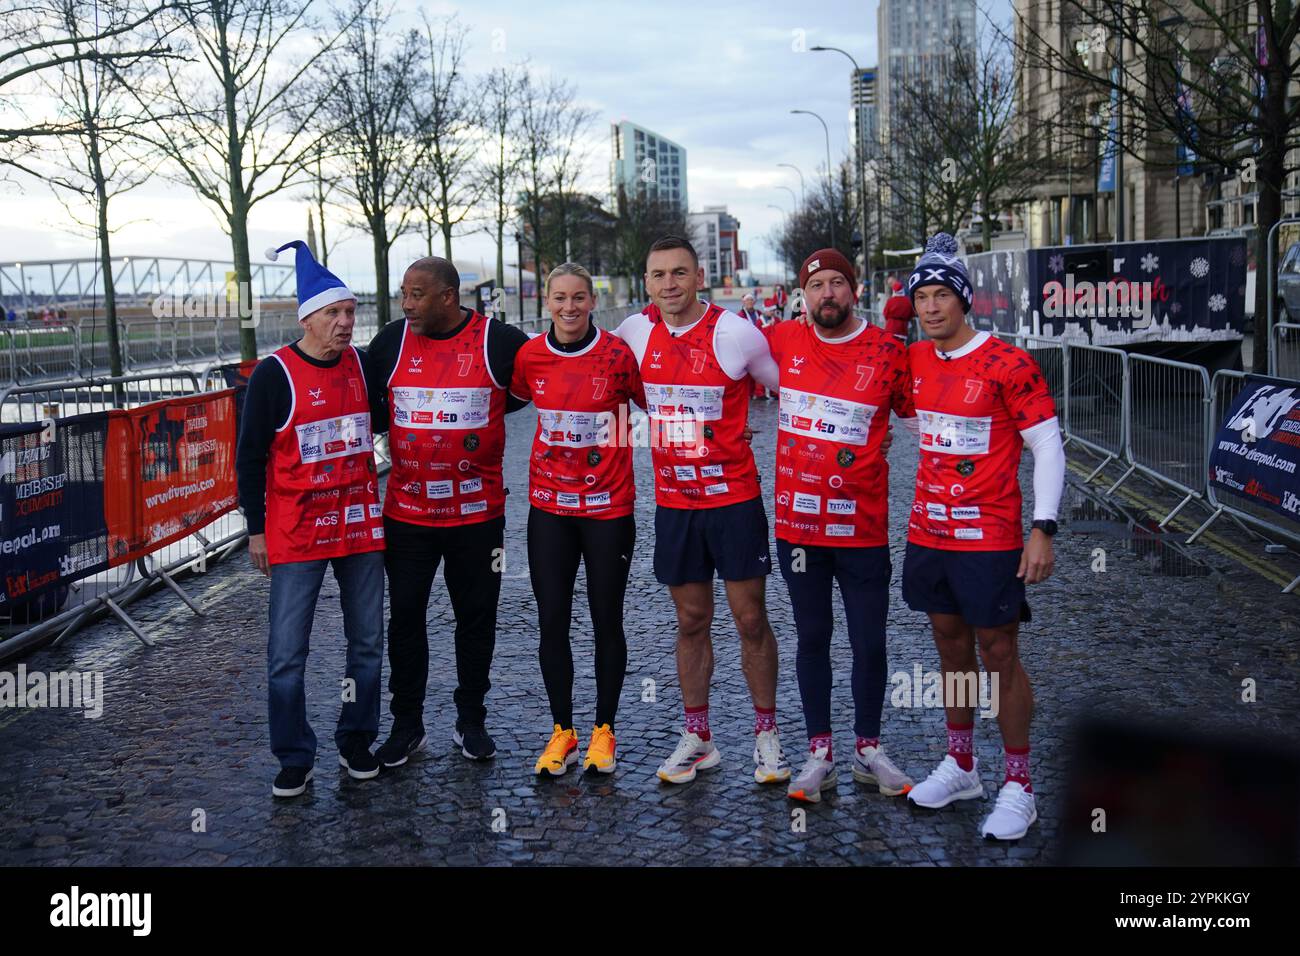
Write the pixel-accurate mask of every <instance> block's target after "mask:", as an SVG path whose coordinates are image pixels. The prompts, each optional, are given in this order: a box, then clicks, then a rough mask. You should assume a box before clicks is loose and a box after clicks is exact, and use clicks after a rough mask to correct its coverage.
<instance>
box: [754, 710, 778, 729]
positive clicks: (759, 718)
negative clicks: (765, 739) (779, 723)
mask: <svg viewBox="0 0 1300 956" xmlns="http://www.w3.org/2000/svg"><path fill="white" fill-rule="evenodd" d="M765 730H776V708H775V707H773V708H772V709H771V710H766V709H764V708H762V707H759V706H758V705H757V704H755V705H754V733H756V734H761V733H762V732H763V731H765Z"/></svg>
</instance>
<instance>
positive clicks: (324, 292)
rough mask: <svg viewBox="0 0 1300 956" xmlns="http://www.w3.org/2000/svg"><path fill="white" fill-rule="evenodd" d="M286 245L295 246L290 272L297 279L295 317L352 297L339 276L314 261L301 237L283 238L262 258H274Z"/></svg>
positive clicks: (277, 256)
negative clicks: (293, 238) (292, 269)
mask: <svg viewBox="0 0 1300 956" xmlns="http://www.w3.org/2000/svg"><path fill="white" fill-rule="evenodd" d="M286 249H296V250H297V256H296V257H295V259H294V272H295V273H296V275H297V279H298V318H299V320H302V319H305V318H307V316H309V315H311V314H312V313H313V312H315V311H316V310H317V309H323V308H325V306H327V305H331V304H333V303H335V302H343V301H344V300H346V299H355V298H356V296H355V295H354V294H353V293H352V290H351V289H349V288H348V287H347V285H345V284H344V282H343V280H342V279H340V278H339V277H338V276H336V275H335V274H334V273H332V272H330V271H329V270H328V269H326V268H325V267H324V266H323V265H321V264H320V263H319V262H317V261H316V257H315V256H313V255H312V254H311V249H309V248H308V247H307V243H305V242H303V241H302V240H301V239H295V240H293V242H286V243H285V244H284V245H282V246H280V247H278V248H274V247H273V248H271V249H267V250H266V258H268V259H270V260H271V261H272V262H275V261H276V260H278V259H279V258H280V253H282V252H284V251H285V250H286Z"/></svg>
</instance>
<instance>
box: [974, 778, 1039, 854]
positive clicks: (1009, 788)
mask: <svg viewBox="0 0 1300 956" xmlns="http://www.w3.org/2000/svg"><path fill="white" fill-rule="evenodd" d="M1037 819H1038V810H1037V808H1036V807H1035V806H1034V795H1033V794H1032V793H1027V792H1026V791H1025V788H1024V785H1022V784H1019V783H1016V782H1015V781H1014V780H1008V781H1007V782H1006V783H1004V784H1003V785H1002V789H1001V790H999V791H998V802H997V804H996V805H995V806H994V807H993V812H992V813H990V814H989V815H988V818H987V819H985V821H984V826H982V827H980V834H981V835H982V836H986V837H993V839H995V840H1019V839H1020V838H1021V837H1022V836H1024V835H1025V834H1026V833H1028V832H1029V828H1030V827H1031V826H1033V824H1034V821H1035V820H1037Z"/></svg>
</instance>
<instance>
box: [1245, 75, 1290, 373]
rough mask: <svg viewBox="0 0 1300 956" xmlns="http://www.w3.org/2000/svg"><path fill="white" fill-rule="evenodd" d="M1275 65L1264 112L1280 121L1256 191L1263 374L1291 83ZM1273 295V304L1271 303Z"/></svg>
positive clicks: (1258, 340) (1266, 140) (1258, 345)
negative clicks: (1271, 233)
mask: <svg viewBox="0 0 1300 956" xmlns="http://www.w3.org/2000/svg"><path fill="white" fill-rule="evenodd" d="M1273 61H1274V62H1273V63H1271V64H1270V65H1269V66H1268V67H1266V68H1265V71H1266V77H1267V82H1268V97H1267V100H1266V102H1265V103H1264V112H1265V114H1266V115H1267V116H1269V117H1276V119H1274V120H1272V121H1271V122H1269V123H1268V124H1267V126H1265V129H1264V135H1263V136H1262V137H1261V139H1260V146H1261V148H1260V151H1259V159H1258V162H1257V164H1256V169H1255V174H1256V183H1255V188H1256V191H1257V193H1258V195H1259V199H1258V200H1257V204H1256V206H1255V349H1254V356H1253V358H1252V362H1251V367H1252V369H1253V370H1254V371H1255V372H1258V373H1261V374H1267V373H1268V354H1269V349H1270V348H1271V347H1272V345H1273V343H1272V342H1270V341H1269V335H1270V333H1271V332H1272V331H1273V330H1272V329H1270V328H1269V322H1268V308H1269V306H1270V305H1271V304H1273V303H1275V302H1276V299H1277V292H1276V288H1277V263H1278V257H1277V256H1276V255H1274V256H1273V270H1272V271H1271V272H1270V271H1269V268H1268V263H1269V257H1268V253H1269V249H1270V247H1271V245H1272V243H1270V242H1269V231H1270V230H1271V229H1272V228H1273V226H1274V225H1276V223H1277V221H1278V220H1279V219H1281V218H1282V188H1283V186H1284V184H1285V170H1284V166H1285V162H1284V159H1285V156H1286V140H1287V130H1286V128H1285V127H1284V126H1283V124H1282V119H1281V118H1282V116H1283V115H1284V113H1285V107H1286V102H1285V98H1284V94H1285V92H1286V90H1287V87H1288V86H1289V83H1288V80H1289V79H1290V77H1288V76H1287V75H1286V73H1285V71H1284V70H1283V69H1282V65H1281V64H1280V63H1279V62H1277V57H1273ZM1261 119H1262V117H1261ZM1270 293H1271V294H1272V297H1273V302H1272V303H1271V302H1270V301H1269V297H1270ZM1276 319H1277V316H1276V315H1274V320H1275V321H1276Z"/></svg>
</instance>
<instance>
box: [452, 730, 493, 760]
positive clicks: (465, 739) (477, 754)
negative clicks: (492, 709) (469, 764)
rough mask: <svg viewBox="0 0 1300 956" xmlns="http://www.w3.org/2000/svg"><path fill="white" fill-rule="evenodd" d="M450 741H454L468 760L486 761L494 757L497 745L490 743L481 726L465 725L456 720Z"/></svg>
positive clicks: (485, 731) (489, 738)
mask: <svg viewBox="0 0 1300 956" xmlns="http://www.w3.org/2000/svg"><path fill="white" fill-rule="evenodd" d="M451 739H452V740H454V741H456V746H457V747H459V748H460V752H461V753H463V754H464V755H465V756H466V757H468V758H469V759H470V760H487V759H489V758H491V757H495V756H496V753H497V745H496V744H495V743H493V742H492V738H491V737H489V736H488V732H487V729H486V728H485V727H484V726H483V725H482V724H467V723H462V722H461V721H459V720H458V721H456V730H455V731H454V732H453V733H452V735H451Z"/></svg>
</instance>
